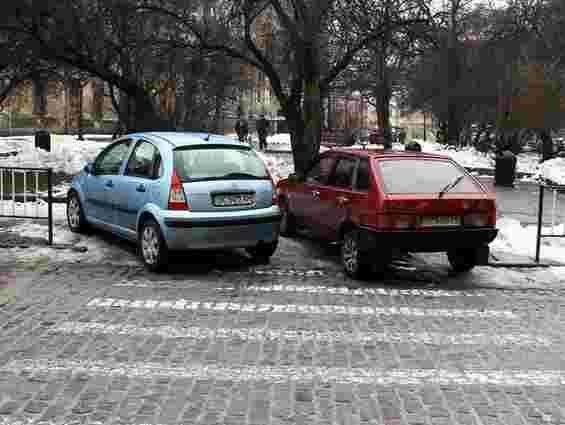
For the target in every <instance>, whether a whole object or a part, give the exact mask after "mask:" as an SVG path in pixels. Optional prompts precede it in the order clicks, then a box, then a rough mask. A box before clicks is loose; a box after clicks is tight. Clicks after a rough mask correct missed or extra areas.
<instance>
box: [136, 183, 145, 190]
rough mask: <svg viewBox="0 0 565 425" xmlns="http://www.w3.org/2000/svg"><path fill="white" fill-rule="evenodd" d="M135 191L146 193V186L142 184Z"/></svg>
mask: <svg viewBox="0 0 565 425" xmlns="http://www.w3.org/2000/svg"><path fill="white" fill-rule="evenodd" d="M135 190H137V191H138V192H145V186H144V185H142V184H140V185H139V186H137V187H136V188H135Z"/></svg>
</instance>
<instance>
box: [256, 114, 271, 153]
mask: <svg viewBox="0 0 565 425" xmlns="http://www.w3.org/2000/svg"><path fill="white" fill-rule="evenodd" d="M255 125H256V126H257V135H258V136H259V149H261V150H265V149H267V133H268V132H269V121H267V119H266V118H265V115H264V114H261V118H259V119H258V120H257V123H256V124H255Z"/></svg>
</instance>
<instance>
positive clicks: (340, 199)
mask: <svg viewBox="0 0 565 425" xmlns="http://www.w3.org/2000/svg"><path fill="white" fill-rule="evenodd" d="M336 201H337V204H338V205H345V204H347V203H349V198H346V197H345V196H338V197H337V198H336Z"/></svg>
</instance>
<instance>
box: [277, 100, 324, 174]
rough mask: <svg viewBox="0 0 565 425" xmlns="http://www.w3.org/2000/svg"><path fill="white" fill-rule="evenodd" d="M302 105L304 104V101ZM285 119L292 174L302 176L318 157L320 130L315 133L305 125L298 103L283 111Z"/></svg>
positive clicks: (311, 127)
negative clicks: (292, 167) (292, 165)
mask: <svg viewBox="0 0 565 425" xmlns="http://www.w3.org/2000/svg"><path fill="white" fill-rule="evenodd" d="M304 104H306V100H305V101H304ZM304 115H305V114H304ZM285 117H286V119H287V122H288V130H289V133H290V143H291V145H292V157H293V160H294V172H295V173H296V174H298V175H299V176H304V175H305V174H306V173H307V172H308V170H309V169H310V167H311V166H312V164H313V162H314V161H315V160H316V158H317V157H318V154H319V151H320V129H319V128H318V131H317V133H316V130H315V128H314V127H313V126H312V125H310V127H309V126H308V125H306V122H305V120H304V118H303V110H302V108H301V107H300V104H299V103H295V104H292V105H288V107H287V108H286V110H285ZM316 134H317V137H316Z"/></svg>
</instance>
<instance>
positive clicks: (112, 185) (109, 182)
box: [106, 180, 114, 187]
mask: <svg viewBox="0 0 565 425" xmlns="http://www.w3.org/2000/svg"><path fill="white" fill-rule="evenodd" d="M106 187H114V183H112V180H108V181H107V182H106Z"/></svg>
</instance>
